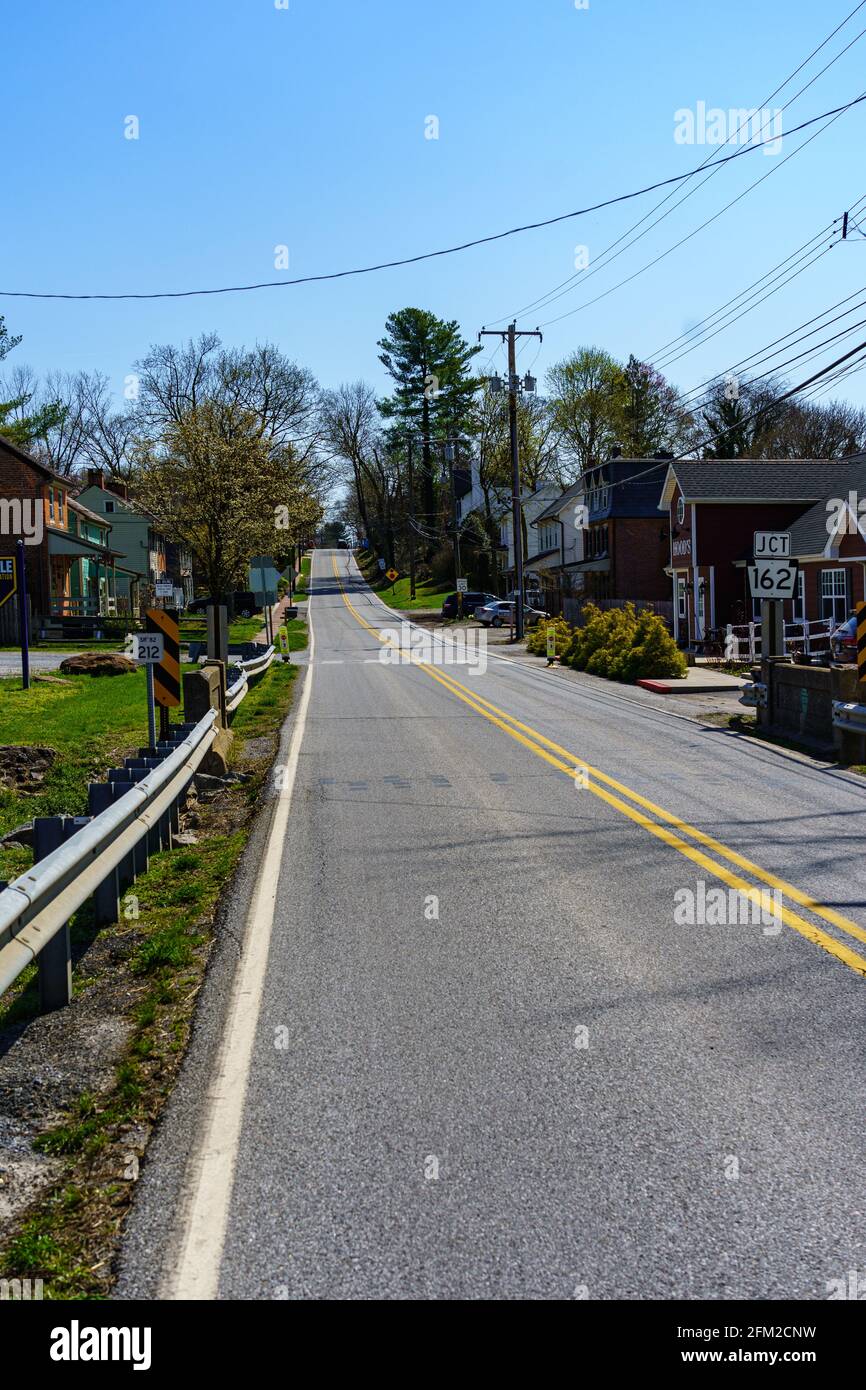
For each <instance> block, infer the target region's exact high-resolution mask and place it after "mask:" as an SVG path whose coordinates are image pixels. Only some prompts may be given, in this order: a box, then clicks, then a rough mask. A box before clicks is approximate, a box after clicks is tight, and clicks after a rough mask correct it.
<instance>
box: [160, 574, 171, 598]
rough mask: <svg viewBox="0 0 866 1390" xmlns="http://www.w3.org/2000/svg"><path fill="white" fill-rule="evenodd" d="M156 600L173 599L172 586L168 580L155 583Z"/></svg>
mask: <svg viewBox="0 0 866 1390" xmlns="http://www.w3.org/2000/svg"><path fill="white" fill-rule="evenodd" d="M156 596H157V598H174V585H173V584H172V582H171V580H170V579H158V580H157V581H156Z"/></svg>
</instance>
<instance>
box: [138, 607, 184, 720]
mask: <svg viewBox="0 0 866 1390" xmlns="http://www.w3.org/2000/svg"><path fill="white" fill-rule="evenodd" d="M146 627H147V631H148V632H150V633H157V634H162V637H163V639H164V640H163V656H162V660H161V661H160V662H159V664H158V665H155V666H154V667H153V695H154V699H155V700H156V703H157V704H158V705H162V706H163V708H164V709H168V708H173V707H174V706H175V705H179V704H180V629H179V627H178V623H177V614H176V613H172V612H169V611H168V610H167V609H164V608H148V610H147V623H146Z"/></svg>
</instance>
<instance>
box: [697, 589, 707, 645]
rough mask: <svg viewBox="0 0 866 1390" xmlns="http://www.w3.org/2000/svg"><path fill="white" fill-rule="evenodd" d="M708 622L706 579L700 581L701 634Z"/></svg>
mask: <svg viewBox="0 0 866 1390" xmlns="http://www.w3.org/2000/svg"><path fill="white" fill-rule="evenodd" d="M706 621H707V581H706V580H705V579H699V580H698V625H699V626H700V629H701V632H703V631H704V627H705V625H706Z"/></svg>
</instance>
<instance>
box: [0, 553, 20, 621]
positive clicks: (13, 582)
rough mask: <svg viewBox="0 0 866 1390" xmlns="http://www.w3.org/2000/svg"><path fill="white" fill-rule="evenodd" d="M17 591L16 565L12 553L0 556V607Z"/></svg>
mask: <svg viewBox="0 0 866 1390" xmlns="http://www.w3.org/2000/svg"><path fill="white" fill-rule="evenodd" d="M17 592H18V566H17V564H16V562H15V556H14V555H4V556H3V557H2V558H0V608H2V607H3V605H4V603H6V602H7V601H8V600H9V599H10V598H11V597H12V595H13V594H17Z"/></svg>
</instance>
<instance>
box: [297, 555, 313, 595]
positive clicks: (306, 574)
mask: <svg viewBox="0 0 866 1390" xmlns="http://www.w3.org/2000/svg"><path fill="white" fill-rule="evenodd" d="M312 563H313V557H312V555H304V556H303V558H302V560H301V572H300V574H299V575H298V576H297V578H296V580H295V593H296V594H305V593H306V592H307V584H308V583H309V580H310V567H311V566H312Z"/></svg>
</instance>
